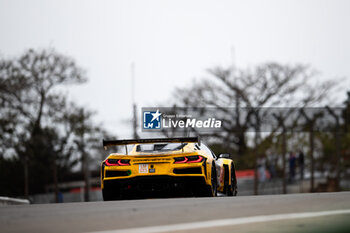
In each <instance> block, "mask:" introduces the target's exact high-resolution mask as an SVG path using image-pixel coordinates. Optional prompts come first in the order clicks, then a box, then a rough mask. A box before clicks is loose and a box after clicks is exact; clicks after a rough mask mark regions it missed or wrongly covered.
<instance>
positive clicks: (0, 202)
mask: <svg viewBox="0 0 350 233" xmlns="http://www.w3.org/2000/svg"><path fill="white" fill-rule="evenodd" d="M28 204H30V202H29V200H26V199H19V198H12V197H0V206H4V205H28Z"/></svg>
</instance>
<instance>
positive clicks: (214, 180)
mask: <svg viewBox="0 0 350 233" xmlns="http://www.w3.org/2000/svg"><path fill="white" fill-rule="evenodd" d="M217 194H218V184H217V176H216V168H215V165H214V164H213V165H212V166H211V196H213V197H216V196H217Z"/></svg>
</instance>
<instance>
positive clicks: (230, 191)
mask: <svg viewBox="0 0 350 233" xmlns="http://www.w3.org/2000/svg"><path fill="white" fill-rule="evenodd" d="M225 175H226V174H225ZM230 179H231V184H230V185H229V184H227V186H226V194H227V196H237V179H236V171H235V166H234V165H233V164H231V174H230Z"/></svg>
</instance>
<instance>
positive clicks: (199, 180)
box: [101, 137, 237, 201]
mask: <svg viewBox="0 0 350 233" xmlns="http://www.w3.org/2000/svg"><path fill="white" fill-rule="evenodd" d="M120 145H124V146H125V153H123V154H121V153H111V154H109V155H108V157H107V158H106V159H105V160H104V161H103V162H102V163H101V189H102V194H103V199H104V200H105V201H109V200H119V199H134V198H147V197H163V196H169V194H170V195H171V196H196V197H205V196H206V197H212V196H216V195H217V192H218V191H219V192H222V193H225V194H226V195H228V196H233V195H236V194H237V181H236V175H235V166H234V163H233V161H232V160H231V159H230V158H229V157H230V155H229V154H221V155H220V156H219V157H217V156H216V155H215V154H214V153H213V152H212V151H211V150H210V149H209V148H208V147H207V146H206V145H204V144H203V143H201V142H200V141H199V138H198V137H186V138H151V139H135V140H103V146H104V148H105V149H107V148H108V147H111V146H120Z"/></svg>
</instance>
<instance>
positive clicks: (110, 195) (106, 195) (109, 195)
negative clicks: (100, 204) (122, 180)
mask: <svg viewBox="0 0 350 233" xmlns="http://www.w3.org/2000/svg"><path fill="white" fill-rule="evenodd" d="M102 197H103V200H104V201H115V200H121V199H122V196H121V193H120V192H119V191H117V190H114V189H111V188H107V187H104V188H103V189H102Z"/></svg>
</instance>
